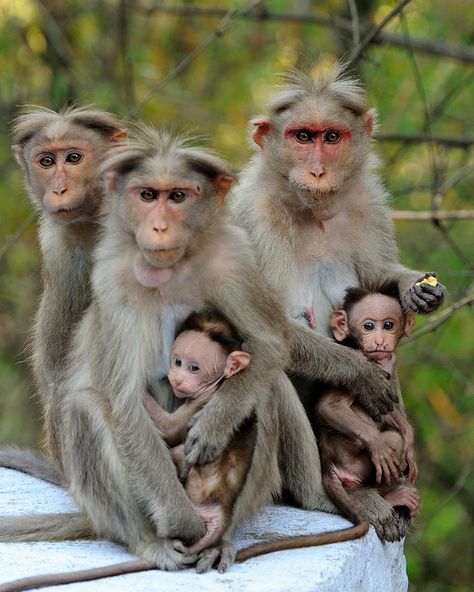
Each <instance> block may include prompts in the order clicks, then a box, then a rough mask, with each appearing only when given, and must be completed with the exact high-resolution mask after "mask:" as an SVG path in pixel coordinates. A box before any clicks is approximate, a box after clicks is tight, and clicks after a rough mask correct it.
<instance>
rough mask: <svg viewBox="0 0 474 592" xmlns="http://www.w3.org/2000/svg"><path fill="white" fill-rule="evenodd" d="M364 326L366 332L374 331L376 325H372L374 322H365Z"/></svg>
mask: <svg viewBox="0 0 474 592" xmlns="http://www.w3.org/2000/svg"><path fill="white" fill-rule="evenodd" d="M362 326H363V327H364V329H365V330H366V331H373V330H374V329H375V325H374V324H373V323H372V321H365V323H364V324H363V325H362Z"/></svg>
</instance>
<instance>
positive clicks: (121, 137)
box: [108, 128, 128, 144]
mask: <svg viewBox="0 0 474 592" xmlns="http://www.w3.org/2000/svg"><path fill="white" fill-rule="evenodd" d="M108 138H109V140H110V141H111V142H113V143H114V144H125V142H126V141H127V140H128V129H127V128H123V129H120V130H117V131H114V132H112V133H110V134H109V136H108Z"/></svg>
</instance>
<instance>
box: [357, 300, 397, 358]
mask: <svg viewBox="0 0 474 592" xmlns="http://www.w3.org/2000/svg"><path fill="white" fill-rule="evenodd" d="M349 331H350V334H351V335H352V336H353V338H355V339H356V341H357V342H358V344H359V346H360V348H361V349H362V350H363V351H364V353H365V355H366V356H367V357H368V358H369V359H372V360H381V359H383V358H384V357H387V356H388V355H390V354H392V353H393V352H394V350H395V348H396V346H397V343H398V341H399V339H400V337H401V336H402V335H403V333H404V332H405V319H404V317H403V313H402V310H401V307H400V304H399V303H398V302H397V301H396V300H395V299H394V298H389V297H388V296H384V295H383V294H372V295H370V296H366V297H365V298H363V299H362V300H361V301H360V302H358V303H357V304H355V305H354V307H353V308H352V310H351V312H350V314H349Z"/></svg>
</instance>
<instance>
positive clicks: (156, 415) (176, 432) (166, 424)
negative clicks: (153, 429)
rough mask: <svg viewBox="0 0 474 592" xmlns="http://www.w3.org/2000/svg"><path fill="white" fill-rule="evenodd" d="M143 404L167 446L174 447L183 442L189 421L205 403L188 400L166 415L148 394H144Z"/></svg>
mask: <svg viewBox="0 0 474 592" xmlns="http://www.w3.org/2000/svg"><path fill="white" fill-rule="evenodd" d="M143 402H144V405H145V409H146V410H147V411H148V413H149V414H150V417H151V419H152V420H153V422H154V423H155V425H156V426H157V427H158V429H159V430H160V432H161V433H162V434H163V437H164V439H165V442H166V443H167V444H168V445H169V446H176V445H177V444H180V443H181V442H184V440H185V439H186V434H187V432H188V423H189V421H190V419H191V418H192V416H193V415H194V414H195V413H196V411H198V410H199V409H201V407H202V406H203V405H204V404H205V401H200V400H195V399H189V400H187V401H185V402H184V403H183V404H182V405H181V407H178V409H176V411H174V412H173V413H168V411H166V410H165V409H163V407H162V406H161V405H160V404H159V403H158V402H157V401H156V399H154V398H153V397H152V396H151V395H150V394H149V393H145V398H144V400H143Z"/></svg>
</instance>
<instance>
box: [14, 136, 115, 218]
mask: <svg viewBox="0 0 474 592" xmlns="http://www.w3.org/2000/svg"><path fill="white" fill-rule="evenodd" d="M50 132H51V133H50ZM72 132H73V130H72V129H69V130H68V132H67V134H63V135H59V136H57V135H56V136H54V135H52V133H53V130H49V131H48V130H45V136H43V135H41V136H40V137H39V139H38V138H36V137H35V136H34V137H33V138H32V139H31V140H30V141H28V142H26V144H25V145H24V146H21V147H17V155H18V153H19V151H21V157H19V160H20V162H21V163H22V165H23V167H24V169H25V172H26V178H27V182H28V184H29V186H30V189H31V195H32V198H33V199H34V201H35V202H36V203H37V204H38V205H39V207H40V208H41V209H42V210H43V211H44V212H45V213H46V214H48V215H49V216H51V217H52V218H53V219H54V220H55V221H56V222H59V223H63V224H68V223H70V222H74V221H77V220H80V219H84V218H90V217H92V216H94V215H95V214H96V213H97V211H98V208H99V205H100V199H101V189H100V184H99V180H98V178H97V175H96V171H97V166H98V163H99V161H100V158H101V157H102V154H103V153H104V152H105V151H106V150H107V142H106V140H105V139H103V138H101V137H98V134H95V133H94V132H92V131H90V130H86V129H84V128H81V127H77V129H76V128H75V129H74V134H73V135H71V134H72Z"/></svg>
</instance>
